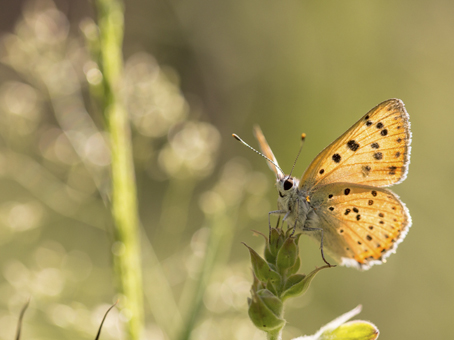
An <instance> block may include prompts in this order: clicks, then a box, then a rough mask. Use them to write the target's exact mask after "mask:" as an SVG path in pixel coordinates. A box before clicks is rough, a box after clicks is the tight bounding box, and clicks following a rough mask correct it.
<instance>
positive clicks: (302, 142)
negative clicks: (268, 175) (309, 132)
mask: <svg viewBox="0 0 454 340" xmlns="http://www.w3.org/2000/svg"><path fill="white" fill-rule="evenodd" d="M305 140H306V134H305V133H304V132H303V133H302V134H301V146H300V149H299V151H298V154H297V155H296V158H295V161H294V162H293V166H292V170H291V171H290V174H289V175H288V176H289V177H290V176H292V172H293V169H295V165H296V161H297V160H298V157H299V156H300V154H301V150H303V144H304V141H305Z"/></svg>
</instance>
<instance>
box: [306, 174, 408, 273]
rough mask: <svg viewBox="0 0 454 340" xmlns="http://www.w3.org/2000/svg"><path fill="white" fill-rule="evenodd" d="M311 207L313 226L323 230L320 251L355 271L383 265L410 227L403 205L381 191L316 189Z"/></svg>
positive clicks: (351, 187)
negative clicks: (315, 216)
mask: <svg viewBox="0 0 454 340" xmlns="http://www.w3.org/2000/svg"><path fill="white" fill-rule="evenodd" d="M311 205H312V206H313V207H314V209H315V213H316V214H317V216H318V220H317V221H316V222H317V223H316V226H317V227H318V228H322V229H323V249H324V250H326V251H327V252H328V254H330V255H331V256H332V257H334V259H335V260H337V261H338V262H339V263H341V264H342V265H346V266H351V267H356V268H358V269H369V268H370V266H372V265H374V264H380V263H382V262H384V260H385V259H386V258H387V257H388V256H389V255H390V254H392V253H394V252H395V250H396V248H397V245H398V244H399V243H400V242H402V240H403V239H404V238H405V235H406V234H407V232H408V229H409V228H410V226H411V217H410V214H409V213H408V210H407V208H406V207H405V204H404V203H402V202H401V201H400V199H399V197H398V196H397V195H395V194H394V193H393V192H391V191H390V190H387V189H384V188H376V187H372V186H368V185H360V184H353V183H332V184H328V185H324V186H322V187H319V188H318V190H317V191H316V192H315V193H314V195H313V196H312V197H311ZM314 226H315V225H314ZM303 231H304V230H303ZM308 233H313V232H308ZM309 235H311V234H309ZM314 236H316V237H320V235H318V236H317V235H314Z"/></svg>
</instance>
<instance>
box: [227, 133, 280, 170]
mask: <svg viewBox="0 0 454 340" xmlns="http://www.w3.org/2000/svg"><path fill="white" fill-rule="evenodd" d="M232 137H233V138H235V139H236V140H237V141H239V142H241V143H243V144H244V145H246V146H247V147H248V148H249V149H251V150H252V151H254V152H256V153H258V154H259V155H260V156H262V157H263V158H265V159H266V160H267V161H268V162H270V163H271V164H273V165H274V166H275V167H276V168H278V169H279V170H280V171H281V172H282V173H284V171H283V170H282V169H281V167H280V166H279V165H277V164H276V162H273V161H272V160H271V159H269V158H268V157H266V156H265V155H264V154H263V153H261V152H260V151H257V150H256V149H254V148H253V147H252V146H250V145H249V144H248V143H246V142H245V141H244V140H242V139H241V138H240V137H239V136H238V135H236V134H234V133H233V134H232Z"/></svg>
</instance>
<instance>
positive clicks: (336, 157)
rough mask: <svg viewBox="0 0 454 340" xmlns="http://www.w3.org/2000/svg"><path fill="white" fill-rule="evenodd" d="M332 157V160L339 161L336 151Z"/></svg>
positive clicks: (339, 156)
mask: <svg viewBox="0 0 454 340" xmlns="http://www.w3.org/2000/svg"><path fill="white" fill-rule="evenodd" d="M332 159H333V161H334V162H336V163H339V162H340V161H341V155H339V154H338V153H335V154H334V155H333V157H332Z"/></svg>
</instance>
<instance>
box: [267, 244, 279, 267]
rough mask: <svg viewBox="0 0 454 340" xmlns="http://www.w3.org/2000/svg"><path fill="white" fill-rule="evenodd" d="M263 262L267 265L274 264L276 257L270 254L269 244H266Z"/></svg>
mask: <svg viewBox="0 0 454 340" xmlns="http://www.w3.org/2000/svg"><path fill="white" fill-rule="evenodd" d="M265 260H266V262H268V263H276V255H273V253H271V248H270V244H269V243H268V242H267V243H266V246H265Z"/></svg>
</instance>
